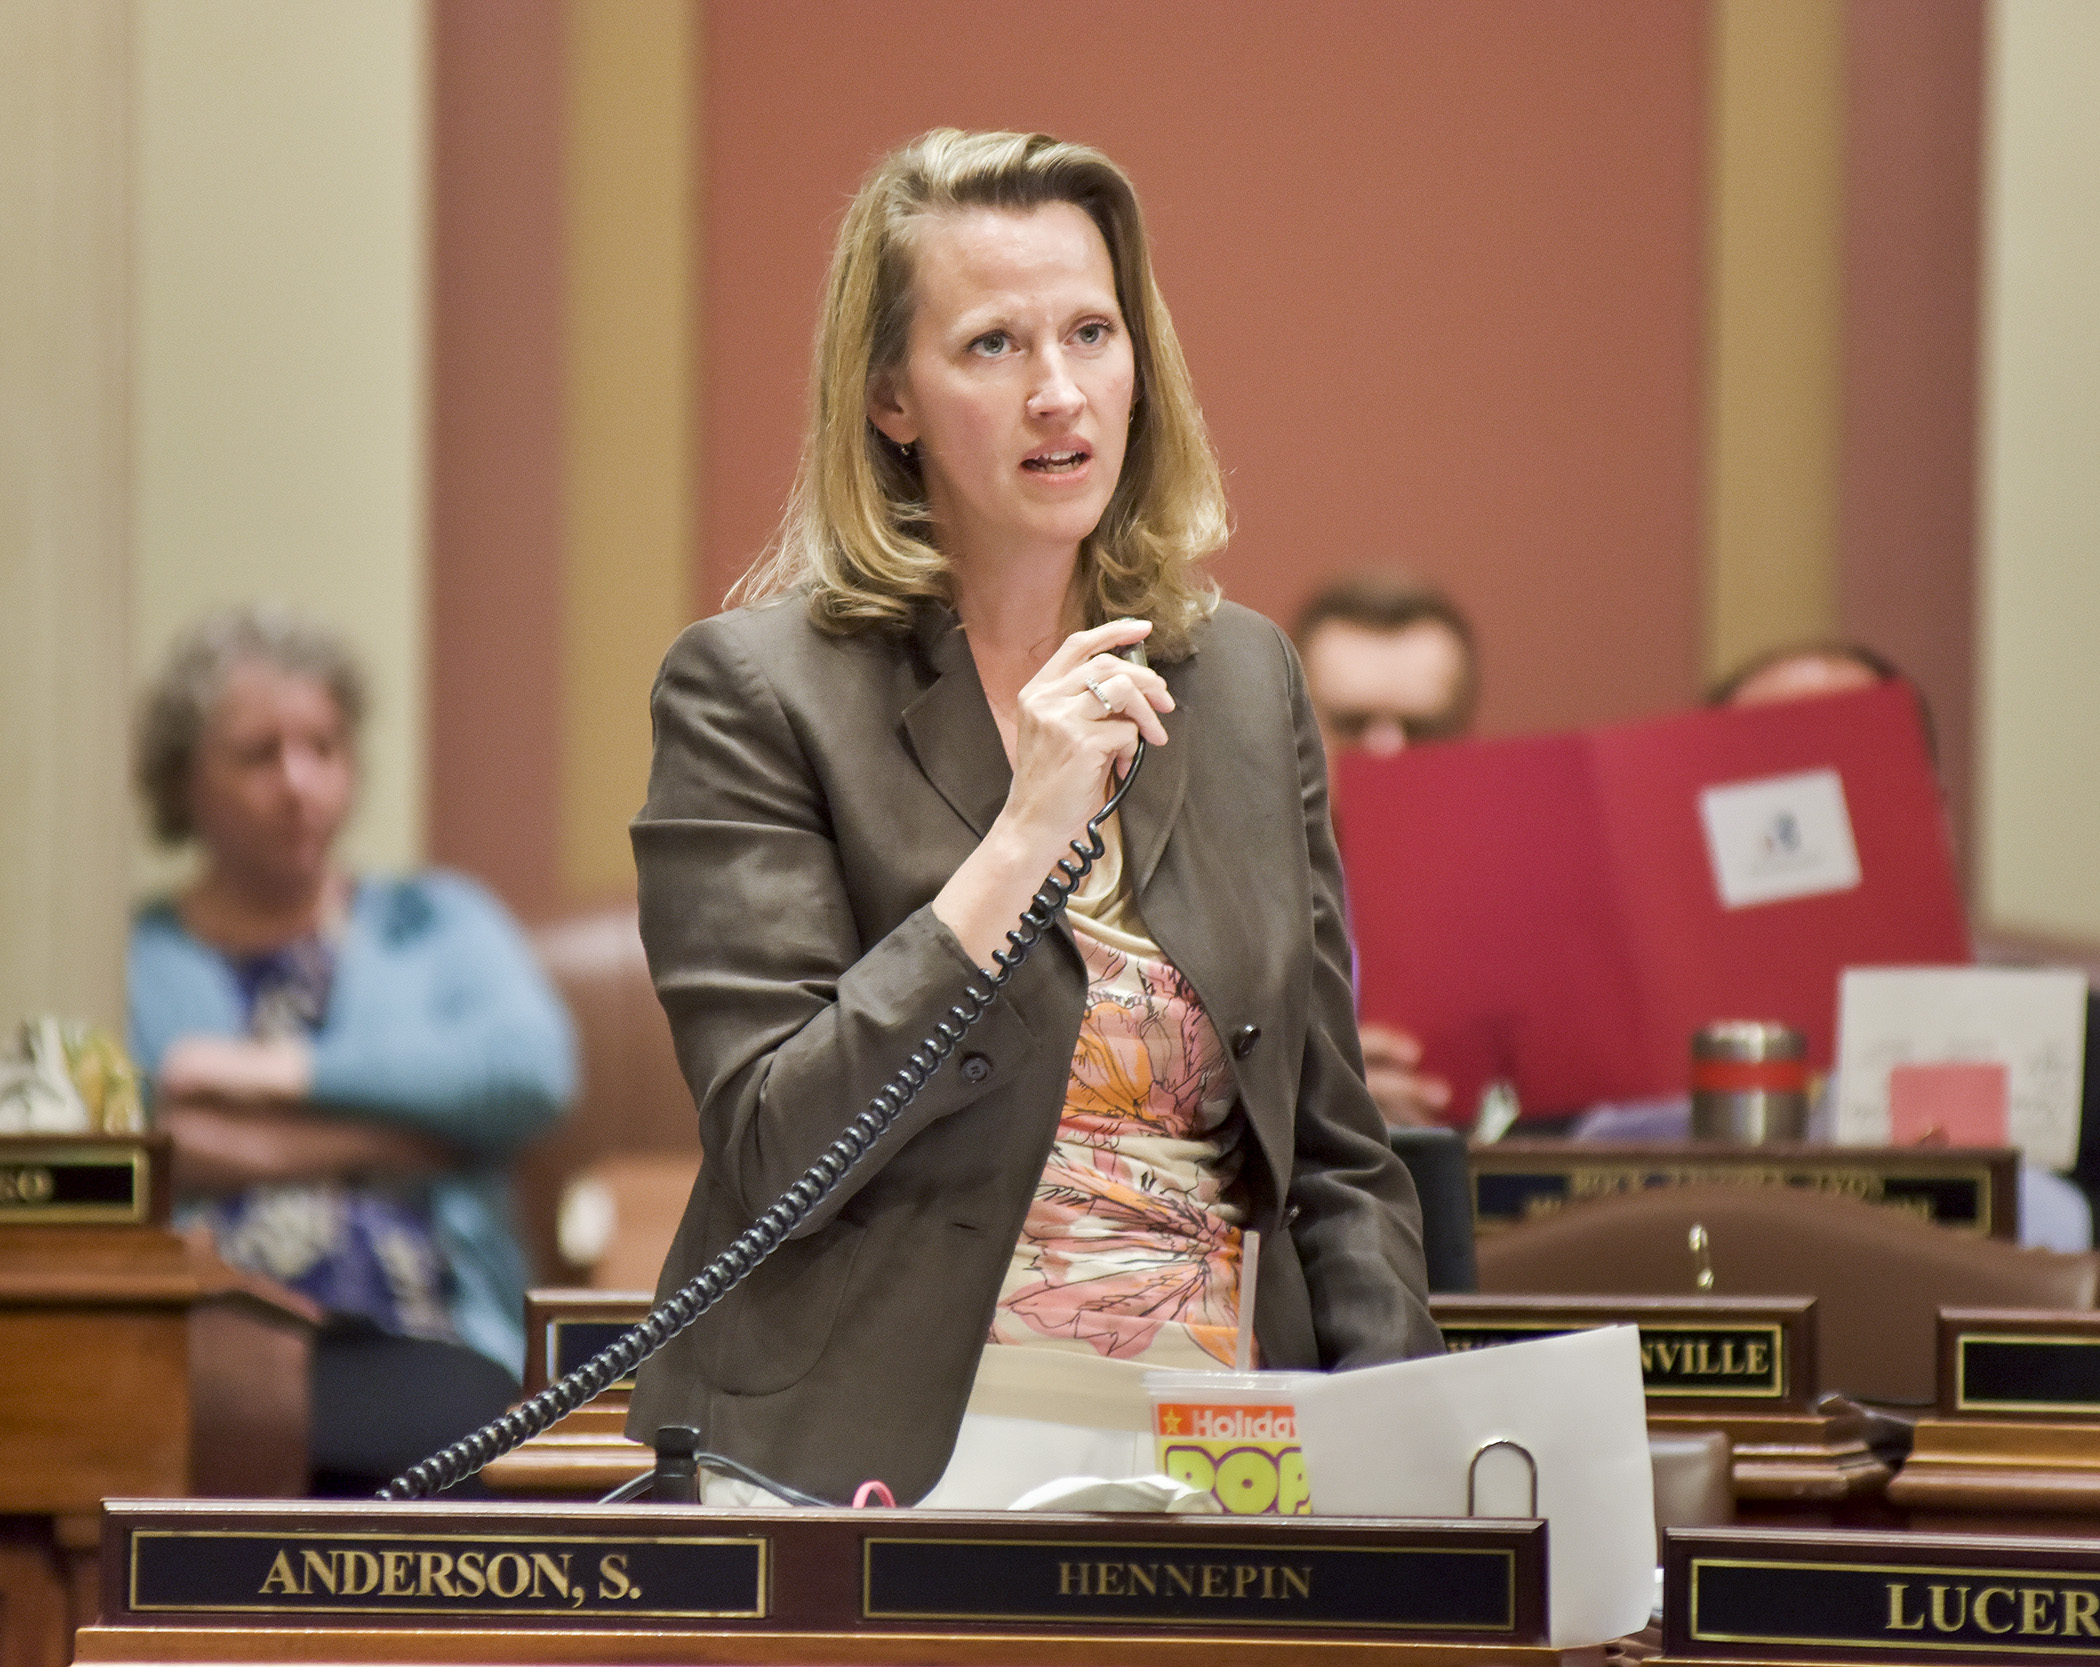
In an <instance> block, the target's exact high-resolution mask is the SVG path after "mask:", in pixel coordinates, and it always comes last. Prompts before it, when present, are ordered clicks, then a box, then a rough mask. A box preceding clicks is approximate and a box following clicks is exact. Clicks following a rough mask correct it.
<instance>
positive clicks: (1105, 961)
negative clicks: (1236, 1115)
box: [990, 820, 1241, 1369]
mask: <svg viewBox="0 0 2100 1667" xmlns="http://www.w3.org/2000/svg"><path fill="white" fill-rule="evenodd" d="M1103 831H1104V835H1105V838H1106V844H1107V847H1108V849H1107V854H1106V855H1105V856H1104V857H1103V858H1102V859H1101V861H1100V862H1098V863H1096V864H1095V866H1094V869H1093V871H1092V873H1090V874H1089V875H1088V876H1087V883H1086V884H1085V885H1084V886H1083V887H1082V888H1081V889H1080V891H1079V892H1078V893H1076V894H1075V895H1074V897H1073V898H1072V901H1071V903H1070V905H1069V906H1068V910H1067V913H1068V915H1069V917H1070V920H1071V925H1072V932H1073V937H1074V939H1075V941H1076V942H1077V944H1078V946H1079V952H1080V955H1081V957H1082V958H1083V959H1084V960H1085V962H1086V968H1087V974H1088V979H1087V992H1086V1008H1085V1014H1084V1016H1083V1017H1082V1019H1081V1020H1080V1026H1079V1042H1078V1046H1077V1047H1076V1049H1075V1050H1074V1052H1073V1055H1072V1074H1071V1077H1070V1079H1069V1082H1068V1084H1067V1086H1066V1089H1065V1106H1064V1114H1063V1116H1062V1118H1061V1119H1060V1120H1059V1123H1058V1130H1057V1142H1056V1144H1055V1146H1053V1147H1052V1148H1051V1152H1050V1160H1049V1162H1048V1163H1047V1164H1046V1165H1045V1166H1044V1169H1043V1177H1042V1179H1041V1180H1040V1181H1039V1182H1038V1183H1037V1184H1036V1190H1035V1198H1034V1200H1033V1201H1032V1202H1031V1204H1030V1205H1029V1209H1028V1217H1027V1220H1026V1222H1025V1223H1024V1224H1023V1226H1022V1228H1021V1237H1020V1241H1019V1242H1018V1243H1017V1244H1016V1245H1015V1246H1014V1253H1013V1260H1012V1263H1011V1264H1010V1265H1009V1267H1008V1269H1007V1273H1006V1278H1005V1281H1004V1282H1003V1284H1002V1285H1001V1287H1000V1292H999V1304H998V1308H997V1309H996V1311H995V1312H994V1315H993V1320H992V1331H991V1338H990V1341H992V1342H994V1343H1009V1344H1027V1345H1030V1346H1032V1347H1037V1348H1043V1347H1049V1348H1062V1349H1070V1350H1078V1351H1091V1352H1093V1353H1096V1354H1100V1355H1105V1356H1108V1357H1110V1358H1113V1359H1117V1360H1131V1361H1137V1360H1142V1361H1143V1362H1144V1363H1145V1364H1146V1365H1148V1366H1176V1367H1192V1368H1198V1369H1203V1368H1212V1367H1216V1366H1220V1365H1226V1366H1229V1365H1231V1363H1232V1358H1233V1343H1234V1340H1235V1337H1236V1335H1237V1331H1238V1325H1239V1275H1240V1222H1241V1213H1240V1211H1239V1210H1238V1209H1236V1208H1235V1207H1234V1206H1233V1205H1231V1204H1230V1203H1228V1202H1226V1200H1225V1197H1224V1194H1225V1191H1226V1189H1227V1188H1228V1187H1229V1186H1230V1184H1231V1182H1232V1180H1233V1179H1234V1177H1235V1175H1236V1173H1237V1171H1238V1157H1237V1153H1236V1152H1235V1151H1234V1137H1235V1131H1236V1129H1237V1125H1228V1124H1227V1121H1226V1119H1227V1115H1228V1114H1229V1113H1230V1111H1231V1110H1232V1105H1233V1097H1232V1084H1231V1077H1230V1074H1229V1072H1228V1071H1227V1069H1226V1065H1225V1050H1224V1048H1223V1047H1222V1046H1221V1045H1220V1043H1219V1040H1218V1033H1217V1031H1216V1030H1215V1029H1214V1028H1213V1027H1212V1025H1211V1022H1210V1017H1209V1015H1208V1014H1206V1013H1205V1012H1204V1010H1203V1004H1202V1002H1201V1001H1200V1000H1198V999H1197V996H1196V991H1195V989H1194V987H1193V986H1192V985H1190V983H1189V982H1188V980H1187V979H1185V978H1184V977H1182V975H1181V973H1180V971H1179V970H1178V969H1177V968H1176V967H1175V966H1174V964H1173V963H1172V962H1171V961H1169V960H1168V959H1167V958H1166V956H1165V954H1164V953H1163V952H1162V951H1161V949H1160V947H1159V945H1158V944H1156V943H1154V942H1153V941H1152V939H1151V937H1150V936H1149V935H1148V934H1147V933H1146V930H1145V925H1144V922H1143V920H1142V919H1140V918H1139V916H1138V913H1137V910H1136V907H1135V905H1134V903H1133V901H1132V899H1131V898H1130V896H1129V894H1128V892H1127V891H1126V890H1125V888H1124V885H1123V862H1122V857H1123V852H1122V838H1121V829H1120V826H1119V825H1118V823H1117V822H1116V821H1114V820H1112V821H1111V822H1110V824H1109V825H1108V826H1107V827H1106V828H1105V829H1104V830H1103Z"/></svg>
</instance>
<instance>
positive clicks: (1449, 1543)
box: [102, 1500, 1549, 1659]
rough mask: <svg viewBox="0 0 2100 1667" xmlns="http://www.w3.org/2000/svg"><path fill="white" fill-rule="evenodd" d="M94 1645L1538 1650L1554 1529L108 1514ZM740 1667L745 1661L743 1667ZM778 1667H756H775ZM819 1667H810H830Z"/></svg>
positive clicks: (1107, 1520) (1470, 1523) (1034, 1520)
mask: <svg viewBox="0 0 2100 1667" xmlns="http://www.w3.org/2000/svg"><path fill="white" fill-rule="evenodd" d="M102 1613H103V1618H104V1622H105V1624H117V1625H123V1626H139V1625H148V1626H156V1627H182V1626H195V1625H199V1624H203V1623H206V1622H208V1623H209V1624H210V1625H211V1626H215V1627H226V1626H238V1627H249V1626H255V1627H282V1626H285V1625H296V1626H298V1627H301V1628H304V1629H308V1630H319V1631H329V1630H342V1629H350V1630H358V1629H374V1628H379V1629H389V1628H391V1629H398V1628H402V1627H411V1628H430V1627H450V1626H492V1625H494V1626H506V1625H518V1626H529V1627H537V1628H545V1627H549V1626H561V1627H577V1628H585V1629H588V1628H594V1627H618V1628H621V1629H623V1630H634V1629H640V1630H642V1631H651V1630H658V1631H661V1630H674V1631H676V1630H688V1631H690V1630H698V1631H702V1632H707V1633H710V1634H713V1633H722V1634H730V1633H754V1632H755V1633H769V1634H770V1633H781V1634H790V1633H793V1634H807V1635H811V1636H816V1635H834V1636H839V1637H846V1636H850V1635H853V1634H857V1633H870V1634H872V1633H895V1632H923V1631H924V1630H926V1628H927V1625H928V1623H936V1624H937V1625H938V1627H939V1628H940V1629H941V1630H943V1631H953V1632H965V1633H968V1632H984V1633H998V1634H1017V1633H1028V1634H1033V1635H1044V1636H1060V1637H1077V1636H1086V1635H1103V1636H1105V1635H1107V1634H1109V1633H1115V1634H1117V1635H1119V1636H1124V1637H1128V1636H1131V1635H1134V1634H1137V1633H1153V1632H1157V1633H1159V1634H1161V1635H1162V1636H1165V1635H1168V1634H1177V1635H1183V1636H1202V1637H1211V1638H1217V1639H1219V1640H1226V1639H1230V1638H1248V1637H1270V1638H1274V1637H1277V1636H1281V1635H1285V1634H1288V1635H1289V1636H1292V1637H1305V1638H1311V1637H1318V1636H1322V1635H1324V1636H1326V1637H1328V1638H1330V1639H1340V1638H1358V1639H1364V1638H1389V1639H1392V1640H1395V1641H1396V1642H1397V1641H1401V1640H1407V1641H1419V1642H1423V1643H1437V1642H1442V1643H1448V1644H1458V1643H1470V1644H1494V1645H1507V1646H1510V1647H1512V1648H1515V1649H1519V1650H1521V1649H1525V1648H1530V1647H1535V1646H1544V1645H1545V1644H1546V1641H1547V1638H1548V1634H1549V1629H1548V1625H1547V1605H1546V1525H1545V1524H1544V1523H1543V1522H1538V1521H1532V1520H1528V1519H1513V1518H1496V1519H1493V1520H1488V1519H1480V1520H1470V1519H1468V1520H1459V1521H1384V1520H1381V1521H1377V1522H1371V1521H1364V1520H1360V1519H1355V1518H1347V1517H1325V1518H1320V1519H1317V1520H1308V1519H1303V1518H1288V1517H1279V1518H1275V1519H1272V1520H1256V1519H1250V1518H1245V1517H1173V1516H1164V1515H1137V1514H1132V1515H1127V1516H1124V1515H1115V1516H1057V1515H1051V1514H1047V1513H1045V1514H1040V1515H1039V1514H1034V1513H1027V1512H977V1513H963V1512H940V1511H916V1510H913V1511H902V1510H858V1511H856V1510H816V1509H809V1510H799V1511H783V1512H762V1513H751V1514H736V1515H732V1514H730V1513H727V1512H713V1511H710V1512H706V1513H704V1514H702V1513H696V1512H695V1511H693V1510H691V1509H690V1508H681V1507H678V1506H668V1505H626V1506H617V1505H616V1506H604V1507H598V1508H593V1509H589V1510H577V1509H575V1508H573V1507H568V1506H556V1505H519V1504H512V1505H498V1504H484V1503H478V1502H471V1501H469V1502H462V1503H458V1504H452V1503H444V1502H437V1501H425V1502H419V1503H415V1504H383V1503H380V1502H377V1501H374V1502H369V1503H359V1504H348V1503H337V1502H333V1501H329V1502H321V1501H316V1502H313V1503H311V1504H269V1505H265V1504H263V1503H262V1502H260V1501H254V1502H251V1501H226V1500H154V1501H110V1502H108V1503H107V1505H106V1506H105V1514H104V1527H103V1603H102ZM739 1659H741V1658H739ZM769 1659H770V1658H769ZM827 1659H828V1658H827Z"/></svg>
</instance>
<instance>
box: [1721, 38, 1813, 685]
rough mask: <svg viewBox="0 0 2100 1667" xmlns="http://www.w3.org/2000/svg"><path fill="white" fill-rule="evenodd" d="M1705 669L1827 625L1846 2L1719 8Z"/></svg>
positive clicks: (1735, 661) (1727, 666)
mask: <svg viewBox="0 0 2100 1667" xmlns="http://www.w3.org/2000/svg"><path fill="white" fill-rule="evenodd" d="M1712 27H1713V34H1712V57H1711V67H1710V78H1711V79H1710V105H1709V116H1708V120H1709V154H1708V179H1709V197H1708V215H1709V227H1708V244H1707V248H1708V275H1707V306H1708V353H1707V474H1706V580H1707V590H1706V640H1705V662H1706V671H1707V675H1708V676H1718V675H1720V674H1722V673H1724V672H1725V671H1727V670H1729V669H1730V668H1732V667H1733V666H1735V665H1736V664H1738V663H1739V662H1741V661H1742V660H1743V659H1745V658H1747V657H1748V656H1749V655H1751V654H1753V653H1756V652H1757V651H1759V650H1760V649H1764V648H1769V647H1772V646H1775V645H1777V644H1780V643H1784V642H1786V641H1788V640H1790V639H1795V638H1800V637H1807V636H1817V635H1822V634H1826V633H1828V632H1830V631H1831V630H1833V629H1834V628H1835V626H1836V623H1837V541H1838V478H1839V441H1840V415H1841V392H1842V374H1843V360H1842V354H1841V329H1842V322H1843V300H1844V280H1843V268H1842V238H1843V212H1844V200H1843V180H1844V152H1843V144H1844V90H1845V88H1844V44H1845V11H1844V7H1843V6H1841V5H1837V4H1834V3H1832V0H1715V3H1714V7H1713V12H1712Z"/></svg>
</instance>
